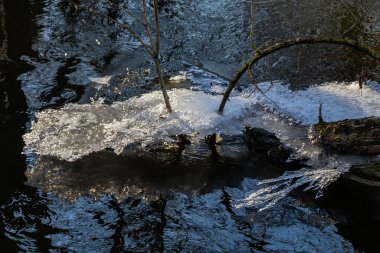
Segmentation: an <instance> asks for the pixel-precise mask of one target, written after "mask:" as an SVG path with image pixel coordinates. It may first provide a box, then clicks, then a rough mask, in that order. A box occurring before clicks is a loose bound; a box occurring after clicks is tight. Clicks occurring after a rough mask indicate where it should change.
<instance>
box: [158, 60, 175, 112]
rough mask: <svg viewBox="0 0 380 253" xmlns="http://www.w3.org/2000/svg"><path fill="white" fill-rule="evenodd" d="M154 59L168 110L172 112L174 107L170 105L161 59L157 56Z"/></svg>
mask: <svg viewBox="0 0 380 253" xmlns="http://www.w3.org/2000/svg"><path fill="white" fill-rule="evenodd" d="M153 59H154V65H155V66H156V72H157V75H158V81H159V82H160V87H161V91H162V95H163V97H164V101H165V105H166V110H167V111H168V113H171V112H172V107H171V105H170V101H169V96H168V93H167V92H166V87H165V81H164V77H163V76H162V73H161V65H160V61H159V60H158V58H156V57H154V58H153Z"/></svg>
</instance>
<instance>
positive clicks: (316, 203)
mask: <svg viewBox="0 0 380 253" xmlns="http://www.w3.org/2000/svg"><path fill="white" fill-rule="evenodd" d="M79 2H83V3H85V1H79ZM110 2H112V3H113V4H112V5H111V4H110V3H109V2H107V1H95V2H93V3H92V2H91V1H87V2H86V3H88V4H90V5H91V6H94V8H96V9H97V10H99V11H102V12H107V13H108V15H111V16H113V17H117V18H122V19H124V20H128V21H129V22H130V23H131V24H136V20H135V19H134V18H131V17H130V16H128V15H127V13H126V12H123V10H125V7H126V6H128V8H129V9H130V10H131V11H133V12H134V13H137V11H136V8H138V5H137V4H136V1H110ZM160 3H161V5H160V12H161V15H162V19H161V22H162V61H163V67H164V69H165V70H166V71H167V72H168V74H178V71H183V70H188V69H189V66H191V67H190V70H191V71H193V73H195V74H194V75H199V76H198V79H197V80H198V81H196V80H195V79H196V78H193V79H192V80H191V82H193V83H191V84H190V85H196V83H197V82H198V83H197V85H198V86H197V87H198V88H197V89H199V90H200V91H205V90H207V89H208V87H206V86H207V85H208V84H209V83H215V84H217V85H222V86H223V85H225V81H226V79H228V78H230V77H231V75H232V73H233V71H234V70H235V69H237V67H238V65H239V63H241V62H242V61H243V60H245V59H247V58H248V55H249V52H250V47H249V1H241V0H233V1H204V0H196V1H180V0H179V1H161V2H160ZM339 3H340V1H336V2H335V1H324V0H318V1H313V2H310V1H282V0H275V1H256V2H255V19H256V25H255V42H256V43H257V44H258V45H260V44H263V43H268V41H272V42H274V41H278V40H281V39H284V38H289V37H293V36H305V35H306V36H312V35H319V34H333V35H340V34H341V33H345V34H347V36H351V37H354V38H358V37H360V38H361V39H362V40H364V41H365V42H367V43H368V44H370V45H372V46H374V47H376V48H380V44H379V40H378V39H376V38H378V37H376V36H378V33H377V35H376V33H374V34H372V32H376V31H377V32H378V30H379V21H378V18H379V17H378V14H379V13H378V12H377V11H376V10H378V8H379V5H380V3H379V1H376V0H374V1H372V2H371V1H363V3H362V6H367V5H368V6H367V7H363V8H362V9H361V8H356V9H355V8H354V7H353V6H351V5H350V2H349V1H346V2H345V3H346V7H348V8H349V10H350V11H349V12H347V9H345V8H346V7H344V6H343V7H342V6H341V5H339ZM345 10H346V11H345ZM0 12H1V19H0V25H1V33H0V35H1V36H0V40H1V43H2V44H1V45H2V48H1V52H0V56H1V65H0V71H1V80H0V82H1V87H0V88H1V90H0V91H1V99H2V101H1V105H0V106H1V107H0V109H1V115H0V139H1V145H0V154H1V155H0V156H1V165H0V192H1V193H0V250H1V251H4V252H46V251H49V252H50V251H51V252H93V251H100V252H110V251H112V252H147V251H151V252H172V251H183V252H194V251H201V252H232V251H234V252H235V251H236V252H251V251H253V252H354V251H355V250H358V251H365V252H377V251H378V249H379V248H380V245H379V242H378V237H377V235H378V234H379V225H380V217H379V214H378V213H379V211H380V199H379V196H380V195H379V193H380V192H379V187H378V186H373V185H372V186H369V184H363V183H360V182H359V181H358V180H356V181H354V180H352V177H350V174H348V175H345V176H341V175H340V174H334V172H332V171H329V170H321V171H318V172H316V173H314V174H313V175H309V176H307V177H306V178H308V180H309V181H312V180H316V182H319V184H318V183H317V185H316V186H317V187H316V189H317V190H318V188H323V187H322V185H323V182H322V181H318V178H321V176H320V175H323V174H328V175H330V176H331V178H332V179H333V180H332V181H334V182H333V183H332V184H330V185H328V186H327V185H326V187H327V188H324V189H323V196H322V197H321V198H318V199H317V200H316V199H315V198H314V197H315V194H316V192H302V191H301V190H299V189H298V188H289V192H290V195H288V192H287V190H288V188H287V187H288V186H289V185H292V183H294V182H295V185H297V184H298V183H300V182H301V181H302V180H303V179H304V178H305V177H304V174H303V173H304V171H303V170H300V171H301V175H302V176H300V174H299V171H298V170H299V169H301V168H302V166H301V165H300V164H299V163H298V162H294V163H285V164H286V166H287V167H286V166H285V164H284V163H277V162H273V161H271V159H270V158H268V157H266V156H260V155H259V156H254V157H253V158H252V154H249V153H247V152H246V151H243V152H242V151H241V146H237V147H236V149H235V146H234V145H230V146H229V148H228V149H227V150H226V151H223V150H222V151H220V153H221V154H223V152H224V153H228V154H229V156H231V157H232V158H230V159H223V157H218V156H217V155H215V153H214V152H211V151H210V150H209V149H208V147H205V146H199V147H198V146H197V147H195V148H194V150H186V152H185V153H183V154H182V156H181V155H177V154H174V155H173V154H164V155H162V153H158V154H159V155H152V154H148V153H139V152H136V153H137V154H136V153H133V152H132V153H130V154H129V155H126V154H124V155H122V156H117V155H115V154H114V153H112V152H108V151H104V150H103V151H100V152H96V153H92V154H90V155H87V156H85V157H84V158H81V159H78V160H76V161H73V162H67V161H61V160H59V159H57V158H53V157H48V156H42V157H38V156H36V154H30V153H27V152H26V153H25V152H24V154H22V152H23V151H25V150H24V141H23V138H22V136H23V135H24V134H25V133H26V132H29V131H30V126H31V121H32V120H34V119H35V117H36V112H38V111H41V110H43V109H47V108H62V106H63V105H65V104H67V103H80V104H84V106H86V105H87V104H88V103H89V102H90V101H91V100H98V99H100V98H101V99H104V101H105V103H113V102H115V101H119V102H123V101H126V100H127V99H129V98H131V97H134V96H135V95H137V94H141V93H149V92H150V90H151V89H152V87H151V86H149V84H146V83H149V82H150V81H149V80H150V79H149V78H150V77H152V76H153V74H152V71H150V68H151V67H152V66H151V64H150V63H149V61H148V60H146V59H148V58H147V57H146V55H145V54H144V53H143V51H142V50H141V48H139V45H138V43H136V42H135V41H134V40H133V39H131V37H130V36H129V35H128V34H127V33H125V32H123V31H122V30H120V29H119V28H118V27H115V26H114V25H112V24H109V23H108V22H107V20H106V19H101V18H98V17H94V16H92V17H91V16H89V15H88V14H86V13H79V12H76V11H75V9H73V8H72V7H70V4H68V3H67V2H66V1H59V0H45V1H39V0H30V1H23V0H0ZM351 12H353V14H352V13H351ZM352 15H353V16H354V17H353V16H352ZM352 19H353V20H352ZM355 22H356V23H355ZM354 23H355V24H356V25H357V28H353V30H352V29H350V28H351V26H352V24H354ZM173 24H175V25H174V26H173ZM136 29H137V30H138V31H139V29H140V30H141V27H139V26H138V25H137V26H136ZM365 31H367V32H365ZM268 66H270V67H268ZM194 69H195V70H196V71H195V70H194ZM191 71H190V72H191ZM254 73H255V75H256V79H257V80H258V81H267V80H268V79H269V78H272V79H274V80H281V82H283V83H288V84H290V86H291V87H292V88H294V89H297V88H305V87H308V86H309V85H311V84H315V83H321V82H325V81H343V80H345V81H352V80H356V79H357V76H358V75H359V74H362V73H363V74H364V75H365V76H366V77H367V78H369V79H375V80H376V78H378V75H379V64H378V63H375V62H373V61H372V60H370V59H368V58H366V57H364V56H362V55H361V54H358V53H356V52H353V51H351V50H347V49H343V48H340V47H337V46H331V47H330V46H329V47H326V46H323V47H321V46H315V47H314V46H308V47H299V48H293V49H291V50H287V51H286V52H284V53H283V54H281V53H278V54H275V55H274V56H271V57H269V59H268V60H264V61H262V62H259V63H258V64H257V66H255V67H254ZM104 76H106V78H109V79H110V81H109V80H108V79H107V80H108V81H107V80H105V79H104ZM99 78H100V79H99ZM102 78H103V79H102ZM94 80H96V82H95V81H94ZM141 80H144V82H145V83H144V85H142V86H141ZM146 80H148V81H146ZM194 80H195V81H194ZM109 82H110V83H111V85H109V86H107V85H103V86H101V85H102V83H103V84H107V83H109ZM187 82H188V81H187ZM99 84H100V85H99ZM182 85H183V86H184V87H188V86H189V83H184V84H182ZM202 85H203V86H202ZM212 92H214V91H211V93H212ZM265 113H266V112H265V111H263V112H262V114H263V115H261V116H260V115H259V116H260V117H261V118H260V119H262V121H260V123H257V124H261V125H260V126H262V127H264V128H266V129H267V130H268V131H272V132H278V130H281V131H282V132H285V133H286V131H289V130H288V128H289V124H288V119H286V120H283V121H282V119H281V118H278V116H273V118H271V117H270V118H267V117H266V115H267V114H265ZM258 114H259V113H258ZM62 115H63V113H62ZM62 115H61V116H62ZM58 116H60V115H58ZM106 116H109V115H106ZM292 126H293V127H296V129H298V130H297V131H298V134H294V135H289V134H288V135H287V136H288V137H287V140H288V141H289V142H291V141H292V140H293V144H294V145H295V147H296V148H298V147H299V146H302V148H303V150H306V151H307V152H309V153H313V152H316V151H315V149H314V146H313V147H310V148H309V149H307V148H305V147H304V145H303V143H300V141H299V140H298V139H297V138H298V137H299V136H301V135H306V129H305V128H303V127H299V126H294V125H292ZM277 128H278V129H277ZM292 129H293V128H292ZM276 130H277V131H276ZM299 133H301V134H299ZM289 136H290V137H289ZM280 139H281V138H280ZM285 139H286V138H285ZM282 140H284V139H282ZM301 142H302V141H301ZM52 149H54V147H52ZM131 149H132V150H133V149H134V147H133V146H132V147H131ZM317 151H318V150H317ZM318 152H319V151H318ZM200 154H201V155H200ZM231 154H236V155H235V156H233V155H231ZM310 166H311V165H310ZM285 167H286V168H285ZM285 170H290V171H294V173H293V174H292V172H289V173H288V174H285V177H288V178H290V181H287V179H284V178H283V177H280V176H281V175H283V173H284V171H285ZM305 173H306V174H307V172H305ZM318 173H319V174H318ZM276 178H278V180H279V181H280V182H281V184H279V188H280V187H284V189H285V192H286V194H285V195H284V196H283V195H282V191H281V189H280V191H279V192H276V191H274V194H273V195H270V194H269V193H268V194H267V193H266V192H265V189H267V188H265V187H263V188H258V185H259V184H258V181H260V182H262V180H263V179H275V180H276ZM322 178H323V177H322ZM377 179H378V178H377ZM377 179H376V174H375V175H372V177H371V180H374V181H376V180H377ZM297 180H298V181H297ZM335 180H336V181H335ZM267 183H268V184H269V185H270V184H271V183H270V182H267ZM329 183H331V182H330V181H329ZM302 184H303V183H302ZM302 184H300V185H302ZM284 185H285V186H284ZM258 193H260V194H258ZM276 194H277V195H276ZM252 196H253V198H254V201H258V202H260V201H261V200H262V203H263V205H261V206H259V205H258V206H254V205H253V207H252V205H249V204H247V203H249V201H250V199H249V197H252ZM268 196H269V197H271V198H269V197H268ZM273 196H274V199H276V197H277V196H280V197H279V198H278V199H276V201H275V202H273V203H272V204H271V205H269V206H268V205H265V204H266V202H265V201H267V200H268V199H270V201H272V200H273V199H272V197H273ZM239 206H240V207H242V208H239ZM263 207H264V209H263V210H262V211H259V209H261V208H263Z"/></svg>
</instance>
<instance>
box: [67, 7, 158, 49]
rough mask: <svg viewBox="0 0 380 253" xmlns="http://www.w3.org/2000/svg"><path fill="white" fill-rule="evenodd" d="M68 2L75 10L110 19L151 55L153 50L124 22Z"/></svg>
mask: <svg viewBox="0 0 380 253" xmlns="http://www.w3.org/2000/svg"><path fill="white" fill-rule="evenodd" d="M70 2H71V3H72V4H73V6H74V7H75V9H77V10H83V11H85V12H88V13H90V14H94V15H95V16H98V17H102V18H104V17H105V18H107V19H108V20H110V21H111V22H112V23H114V24H116V25H118V26H120V27H121V28H123V29H125V30H127V31H128V32H129V33H130V34H131V35H132V37H133V38H135V39H136V40H137V41H138V42H139V43H140V44H141V46H142V47H143V48H144V49H145V51H146V52H147V53H148V54H149V55H151V56H153V51H151V49H149V47H148V46H147V45H146V44H145V42H144V41H143V40H142V38H141V37H140V36H139V35H138V34H137V33H136V32H135V31H134V30H133V29H132V28H131V27H130V26H129V25H128V24H124V23H122V22H120V21H118V20H116V19H114V18H112V17H109V16H107V15H104V14H102V13H99V12H97V11H95V10H94V9H92V8H86V7H82V6H80V5H79V4H76V3H75V2H74V1H72V0H70Z"/></svg>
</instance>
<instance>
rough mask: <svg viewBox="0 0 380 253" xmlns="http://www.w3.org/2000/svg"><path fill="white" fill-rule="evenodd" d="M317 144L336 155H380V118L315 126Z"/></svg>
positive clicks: (323, 123)
mask: <svg viewBox="0 0 380 253" xmlns="http://www.w3.org/2000/svg"><path fill="white" fill-rule="evenodd" d="M315 131H316V134H317V142H318V143H319V144H321V145H322V146H324V147H325V148H326V150H328V151H331V152H335V153H344V154H356V155H378V154H380V117H369V118H362V119H351V120H343V121H338V122H331V123H325V122H322V123H320V124H317V125H316V126H315Z"/></svg>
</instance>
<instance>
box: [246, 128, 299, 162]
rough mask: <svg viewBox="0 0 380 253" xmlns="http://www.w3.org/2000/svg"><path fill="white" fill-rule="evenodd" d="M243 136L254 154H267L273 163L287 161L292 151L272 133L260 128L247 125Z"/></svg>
mask: <svg viewBox="0 0 380 253" xmlns="http://www.w3.org/2000/svg"><path fill="white" fill-rule="evenodd" d="M244 137H245V144H246V146H247V148H248V150H249V151H250V152H251V153H252V154H253V155H254V156H267V157H268V158H269V159H271V160H272V161H273V162H275V163H276V162H277V163H285V162H287V161H288V159H289V157H290V155H291V154H292V153H293V151H292V150H291V149H290V148H288V147H286V146H285V145H284V144H283V143H282V142H281V141H280V139H279V138H277V137H276V135H275V134H274V133H271V132H268V131H266V130H264V129H262V128H255V127H249V126H247V127H246V128H245V130H244Z"/></svg>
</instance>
